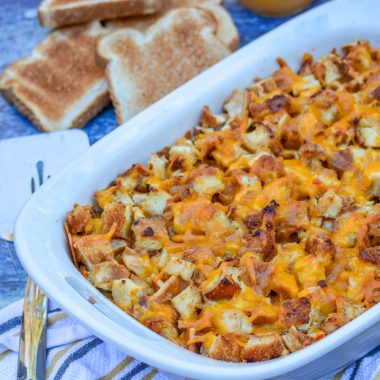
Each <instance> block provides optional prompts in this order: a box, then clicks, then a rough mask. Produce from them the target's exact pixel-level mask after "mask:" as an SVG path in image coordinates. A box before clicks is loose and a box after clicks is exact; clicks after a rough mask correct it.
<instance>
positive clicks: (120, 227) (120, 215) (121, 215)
mask: <svg viewBox="0 0 380 380" xmlns="http://www.w3.org/2000/svg"><path fill="white" fill-rule="evenodd" d="M131 211H132V207H131V205H128V206H126V205H125V204H123V203H117V202H112V203H107V204H105V206H104V209H103V213H102V219H103V233H107V232H109V231H110V229H111V227H112V225H113V224H114V223H116V224H117V227H116V231H115V233H114V235H113V236H114V237H118V238H123V239H125V238H126V237H127V233H128V232H129V229H130V227H131V222H132V218H131Z"/></svg>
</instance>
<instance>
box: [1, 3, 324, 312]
mask: <svg viewBox="0 0 380 380" xmlns="http://www.w3.org/2000/svg"><path fill="white" fill-rule="evenodd" d="M327 1H328V0H316V1H314V3H313V5H312V6H317V5H319V4H322V3H325V2H327ZM225 3H226V4H225V5H226V8H228V10H229V11H230V12H231V14H232V17H233V19H234V21H235V23H236V25H237V27H238V29H239V32H240V36H241V45H242V46H244V45H245V44H247V43H248V42H251V41H252V40H254V39H255V38H257V37H259V36H260V35H262V34H264V33H265V32H267V31H269V30H271V29H273V28H275V27H276V26H278V25H280V24H282V23H283V22H285V21H287V20H288V19H289V18H290V17H282V18H278V19H268V18H263V17H260V16H257V15H255V14H254V13H251V12H249V11H247V10H245V9H244V8H243V7H242V6H241V5H240V4H239V3H238V2H237V1H233V0H227V1H225ZM38 4H39V0H0V72H2V71H3V70H4V69H5V67H6V66H7V65H9V64H10V63H12V62H13V61H15V60H17V59H18V58H20V57H22V56H25V55H27V54H28V52H29V51H30V50H31V49H32V48H33V47H34V46H35V45H36V44H37V43H38V42H39V41H40V40H41V39H42V38H43V37H44V35H45V34H46V33H47V32H48V31H47V30H45V29H42V28H40V27H39V25H38V20H37V16H36V15H37V12H36V8H37V6H38ZM114 128H116V120H115V115H114V112H113V109H112V108H111V107H109V108H108V109H106V110H105V111H103V112H102V113H101V114H100V115H99V116H98V117H96V118H95V119H94V120H93V121H91V122H90V123H89V124H88V126H87V127H86V128H85V129H84V130H85V131H86V133H87V134H88V136H89V139H90V143H91V144H92V143H94V142H96V141H97V140H99V139H100V138H101V137H103V136H104V135H106V134H107V133H109V132H110V131H112V130H113V129H114ZM36 133H39V132H38V131H37V130H36V129H35V128H34V127H33V125H32V124H31V123H30V122H29V121H28V120H26V119H25V118H24V117H22V116H21V115H20V114H19V113H18V112H17V111H16V109H15V108H14V107H12V106H10V105H8V104H7V103H6V102H5V101H4V100H3V99H2V98H1V97H0V139H6V138H12V137H17V136H27V135H33V134H36ZM0 165H1V163H0ZM0 212H1V210H0ZM25 282H26V274H25V272H24V271H23V269H22V267H21V264H20V262H19V261H18V259H17V256H16V254H15V251H14V248H13V244H12V243H9V242H5V241H3V240H1V239H0V308H2V307H4V306H6V305H7V304H9V303H11V302H13V301H16V300H17V299H19V298H21V297H23V294H24V288H25Z"/></svg>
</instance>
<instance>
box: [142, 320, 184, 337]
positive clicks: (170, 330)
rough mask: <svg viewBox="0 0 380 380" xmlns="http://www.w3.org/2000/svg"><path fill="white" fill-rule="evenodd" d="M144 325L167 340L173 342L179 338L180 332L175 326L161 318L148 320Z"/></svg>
mask: <svg viewBox="0 0 380 380" xmlns="http://www.w3.org/2000/svg"><path fill="white" fill-rule="evenodd" d="M144 325H145V326H146V327H148V328H150V329H151V330H153V331H154V332H156V333H157V334H160V335H161V336H163V337H164V338H166V339H169V340H173V339H175V338H177V337H178V331H177V329H176V328H175V326H174V325H173V324H172V323H170V322H169V321H167V320H165V319H163V318H161V317H149V318H146V319H145V320H144Z"/></svg>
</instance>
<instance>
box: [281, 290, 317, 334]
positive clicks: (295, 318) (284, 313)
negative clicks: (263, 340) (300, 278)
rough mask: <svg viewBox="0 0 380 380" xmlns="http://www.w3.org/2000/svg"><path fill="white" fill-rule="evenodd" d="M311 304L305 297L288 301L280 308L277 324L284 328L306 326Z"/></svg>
mask: <svg viewBox="0 0 380 380" xmlns="http://www.w3.org/2000/svg"><path fill="white" fill-rule="evenodd" d="M310 311H311V303H310V300H309V299H308V298H306V297H301V298H296V299H289V300H286V301H284V302H283V303H282V304H281V307H280V314H279V319H278V321H279V324H280V325H281V326H284V327H290V326H292V325H295V326H301V325H304V324H307V323H308V322H309V319H310Z"/></svg>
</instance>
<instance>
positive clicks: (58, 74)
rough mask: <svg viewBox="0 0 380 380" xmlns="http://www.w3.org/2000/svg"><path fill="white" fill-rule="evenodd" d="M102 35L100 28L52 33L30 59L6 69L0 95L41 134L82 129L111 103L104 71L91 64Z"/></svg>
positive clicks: (92, 25) (75, 28)
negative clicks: (43, 132) (41, 132)
mask: <svg viewBox="0 0 380 380" xmlns="http://www.w3.org/2000/svg"><path fill="white" fill-rule="evenodd" d="M104 33H105V30H104V29H103V28H102V27H101V26H100V25H99V24H91V25H86V26H81V27H74V28H66V29H62V30H60V31H56V32H53V33H51V34H50V35H49V36H48V37H47V38H46V39H45V40H44V41H42V43H41V44H40V45H38V46H37V47H36V48H35V49H34V51H33V52H32V54H31V56H30V57H29V58H25V59H21V60H20V61H18V62H16V63H14V64H12V65H11V66H10V67H8V68H7V69H6V70H5V72H4V73H3V75H2V77H1V78H0V91H1V93H2V94H3V96H4V97H5V98H6V99H7V100H8V101H9V102H10V103H13V104H14V105H15V106H16V107H17V108H18V109H19V111H20V112H21V113H22V114H23V115H25V116H26V117H27V118H28V119H30V120H31V121H32V123H33V124H35V125H36V126H37V127H38V128H39V129H41V130H43V131H55V130H62V129H69V128H80V127H82V126H83V125H84V124H86V123H87V121H88V120H90V119H91V118H92V117H94V116H95V115H96V114H97V113H99V112H100V111H101V110H102V109H103V108H104V107H105V106H106V105H107V104H108V103H109V96H108V88H107V87H108V86H107V83H106V79H105V76H104V71H103V70H102V69H101V68H99V67H98V65H97V64H96V62H95V49H96V44H97V41H98V39H99V37H100V36H101V35H103V34H104ZM94 95H96V96H95V97H94ZM85 99H86V100H85ZM83 101H84V103H83ZM82 103H83V104H82Z"/></svg>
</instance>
